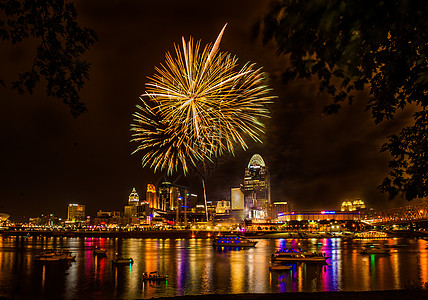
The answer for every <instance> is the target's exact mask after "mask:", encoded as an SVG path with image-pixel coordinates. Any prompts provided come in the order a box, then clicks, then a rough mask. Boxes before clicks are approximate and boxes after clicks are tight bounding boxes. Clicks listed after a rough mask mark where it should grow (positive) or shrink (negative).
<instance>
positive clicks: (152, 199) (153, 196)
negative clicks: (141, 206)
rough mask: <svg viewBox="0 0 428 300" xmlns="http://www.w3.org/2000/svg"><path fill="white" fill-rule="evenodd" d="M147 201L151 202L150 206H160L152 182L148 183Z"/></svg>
mask: <svg viewBox="0 0 428 300" xmlns="http://www.w3.org/2000/svg"><path fill="white" fill-rule="evenodd" d="M146 201H147V202H149V207H150V208H158V207H157V203H156V188H155V186H154V185H153V184H150V183H149V184H148V185H147V190H146Z"/></svg>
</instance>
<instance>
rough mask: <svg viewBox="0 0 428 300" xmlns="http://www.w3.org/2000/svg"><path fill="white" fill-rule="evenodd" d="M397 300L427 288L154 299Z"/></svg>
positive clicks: (420, 299)
mask: <svg viewBox="0 0 428 300" xmlns="http://www.w3.org/2000/svg"><path fill="white" fill-rule="evenodd" d="M219 298H221V299H222V300H264V299H269V300H283V299H288V300H310V299H317V300H345V299H346V300H373V299H376V300H391V299H392V300H395V299H411V300H426V299H428V291H427V290H389V291H368V292H317V293H306V292H286V293H270V294H227V295H217V294H216V295H195V296H177V297H161V298H152V299H165V300H172V299H174V300H199V299H202V300H218V299H219Z"/></svg>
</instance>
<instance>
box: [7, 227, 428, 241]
mask: <svg viewBox="0 0 428 300" xmlns="http://www.w3.org/2000/svg"><path fill="white" fill-rule="evenodd" d="M302 232H304V231H250V232H249V231H247V232H245V233H243V235H244V236H245V237H246V238H250V239H310V238H313V237H304V236H301V235H299V233H302ZM224 233H230V231H220V230H216V231H214V230H213V231H209V230H188V229H180V230H177V229H168V230H133V231H92V230H76V231H58V230H0V235H1V236H2V237H9V236H14V237H59V238H67V237H82V238H85V237H91V238H148V239H210V238H212V237H214V236H216V235H220V234H224ZM391 237H407V238H428V233H425V232H418V231H410V230H408V231H404V230H400V231H396V232H395V231H394V232H388V234H387V235H386V236H382V237H380V236H367V237H345V236H331V235H327V234H326V235H325V236H320V237H317V238H344V239H373V238H375V239H385V238H391Z"/></svg>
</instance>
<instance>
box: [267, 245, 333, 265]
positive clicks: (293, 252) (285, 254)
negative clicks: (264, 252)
mask: <svg viewBox="0 0 428 300" xmlns="http://www.w3.org/2000/svg"><path fill="white" fill-rule="evenodd" d="M327 259H329V257H328V256H325V255H324V253H317V252H301V251H300V250H299V249H294V248H290V249H282V250H280V251H276V252H275V253H274V254H272V261H273V262H274V261H282V262H306V263H311V262H312V263H326V261H327Z"/></svg>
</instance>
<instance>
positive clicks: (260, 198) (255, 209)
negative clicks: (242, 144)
mask: <svg viewBox="0 0 428 300" xmlns="http://www.w3.org/2000/svg"><path fill="white" fill-rule="evenodd" d="M244 196H245V198H244V206H245V209H246V210H247V211H248V212H249V217H250V218H253V219H264V218H266V217H267V209H268V207H269V205H270V203H271V201H270V174H269V170H268V167H267V166H266V165H265V162H264V160H263V158H262V157H261V156H260V155H259V154H254V155H253V156H252V157H251V159H250V162H249V163H248V167H247V168H246V169H245V177H244Z"/></svg>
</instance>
